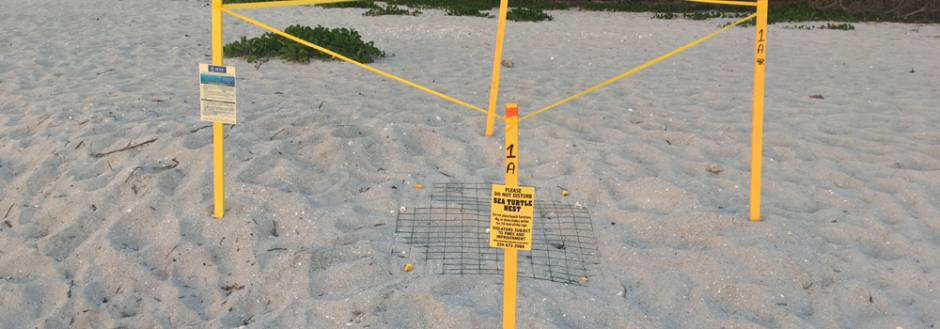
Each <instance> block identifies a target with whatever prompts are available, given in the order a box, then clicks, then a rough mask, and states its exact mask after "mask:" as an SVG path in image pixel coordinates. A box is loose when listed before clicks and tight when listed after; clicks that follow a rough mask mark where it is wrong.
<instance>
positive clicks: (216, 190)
mask: <svg viewBox="0 0 940 329" xmlns="http://www.w3.org/2000/svg"><path fill="white" fill-rule="evenodd" d="M222 49H223V48H222V0H212V65H219V66H221V65H223V64H224V63H223V59H222V57H223V53H222ZM224 140H225V129H224V125H223V124H222V123H221V122H213V123H212V168H213V169H212V173H213V181H214V184H213V194H214V198H213V199H214V201H215V202H214V206H215V210H214V211H213V216H214V217H215V218H217V219H222V216H224V215H225V164H224V161H225V159H224V157H225V156H224V154H223V150H224V148H223V143H224Z"/></svg>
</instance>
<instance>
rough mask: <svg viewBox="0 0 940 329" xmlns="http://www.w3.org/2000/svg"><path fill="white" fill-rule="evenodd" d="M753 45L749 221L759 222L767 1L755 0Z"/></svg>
mask: <svg viewBox="0 0 940 329" xmlns="http://www.w3.org/2000/svg"><path fill="white" fill-rule="evenodd" d="M755 30H756V31H755V33H756V36H755V40H756V42H755V45H754V118H753V119H754V122H753V128H752V135H751V205H750V216H749V217H750V219H751V221H760V220H761V216H760V194H761V160H762V159H761V158H762V156H763V155H762V153H763V135H764V68H765V64H766V63H767V0H757V28H756V29H755Z"/></svg>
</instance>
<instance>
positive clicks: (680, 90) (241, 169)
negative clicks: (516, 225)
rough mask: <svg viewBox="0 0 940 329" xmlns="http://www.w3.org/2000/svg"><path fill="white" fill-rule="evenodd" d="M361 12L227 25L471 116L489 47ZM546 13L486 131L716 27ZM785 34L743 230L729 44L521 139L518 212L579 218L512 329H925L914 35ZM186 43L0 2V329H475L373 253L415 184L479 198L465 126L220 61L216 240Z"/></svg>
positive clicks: (935, 300) (471, 279) (369, 95)
mask: <svg viewBox="0 0 940 329" xmlns="http://www.w3.org/2000/svg"><path fill="white" fill-rule="evenodd" d="M362 12H363V10H362V9H322V8H315V7H303V8H282V9H261V10H253V11H241V13H243V14H246V15H249V16H251V17H254V18H256V19H259V20H261V21H263V22H265V23H267V24H270V25H272V26H275V27H280V28H283V27H286V26H288V25H291V24H304V25H310V26H316V25H324V26H328V27H351V28H355V29H356V30H358V31H359V32H360V33H361V34H362V36H363V38H364V39H366V40H371V41H375V45H376V46H377V47H379V48H380V49H382V50H384V51H386V52H387V53H388V54H389V56H388V57H386V58H383V59H380V60H378V61H377V62H376V63H374V65H375V66H376V67H378V68H381V69H383V70H387V71H389V72H392V73H395V74H398V75H401V76H403V77H406V78H409V79H413V80H414V81H416V82H418V83H422V84H426V85H428V86H431V87H434V88H436V89H438V90H441V91H443V92H445V93H447V94H450V95H453V96H455V97H457V98H460V99H463V100H466V101H468V102H470V103H473V104H475V105H477V106H481V107H485V106H486V103H487V100H488V90H489V83H490V68H491V65H492V64H491V60H492V55H493V46H494V41H495V30H496V20H495V19H486V18H477V17H451V16H446V15H445V14H444V13H443V12H441V11H438V10H425V11H424V13H423V14H422V15H420V16H416V17H412V16H382V17H364V16H362V15H361V13H362ZM550 13H551V15H552V16H554V20H553V21H551V22H542V23H521V22H509V25H508V27H507V38H506V43H505V47H506V49H505V55H504V56H505V58H506V59H508V60H510V61H512V63H513V65H512V67H511V68H504V69H503V79H502V88H501V97H500V104H501V106H502V105H503V104H505V103H507V102H515V103H518V104H519V106H520V112H521V113H523V114H524V113H526V112H527V111H532V110H534V109H536V108H539V107H541V106H544V105H548V104H550V103H552V102H555V101H557V100H559V99H562V98H564V97H567V96H569V95H571V94H573V93H576V92H578V91H581V90H583V89H584V88H587V87H590V86H592V85H594V84H596V83H599V82H601V81H603V80H605V79H608V78H610V77H612V76H614V75H616V74H618V73H620V72H623V71H625V70H627V69H630V68H632V67H634V66H635V65H638V64H641V63H643V62H645V61H647V60H649V59H652V58H654V57H656V56H659V55H661V54H663V53H665V52H668V51H670V50H672V49H674V48H676V47H678V46H681V45H683V44H685V43H687V42H689V41H692V40H694V39H695V38H698V37H701V36H704V35H706V34H708V33H711V32H713V31H715V30H717V29H719V28H720V27H721V25H722V24H724V23H727V22H729V21H731V19H710V20H704V21H693V20H681V19H680V20H658V19H650V17H651V16H652V14H650V13H614V12H589V11H552V12H550ZM225 24H226V25H225V37H226V41H234V40H236V39H237V38H239V37H241V36H258V35H260V34H261V33H263V31H262V30H260V29H258V28H256V27H254V26H251V25H249V24H246V23H244V22H241V21H238V20H237V19H235V18H232V17H226V22H225ZM804 24H805V23H804ZM794 25H796V24H783V23H782V24H774V25H771V27H770V31H769V34H768V61H767V96H766V121H765V133H764V137H765V140H764V171H763V175H764V189H763V200H764V202H763V217H764V220H763V221H762V222H758V223H750V222H748V220H747V211H748V206H747V202H748V182H749V181H748V179H749V176H750V142H751V88H752V78H753V66H752V60H753V50H752V47H753V43H754V40H753V38H754V32H753V29H752V28H734V29H732V30H730V31H729V32H727V33H724V34H722V35H720V36H718V37H716V38H715V39H713V40H710V41H708V42H706V43H705V44H703V45H701V46H698V47H696V48H694V49H692V50H690V51H688V52H686V53H683V54H682V55H680V56H677V57H675V58H673V59H670V60H668V61H665V62H663V63H661V64H659V65H657V66H655V67H652V68H650V69H648V70H646V71H644V72H642V73H640V74H638V75H636V76H633V77H630V78H628V79H626V80H623V81H621V82H619V83H616V84H614V85H612V86H610V87H608V88H606V89H603V90H601V91H599V92H597V93H595V94H592V95H589V96H587V97H584V98H582V99H579V100H577V101H574V102H572V103H570V104H567V105H564V106H562V107H559V108H557V109H554V110H552V111H549V112H546V113H545V114H543V115H539V116H537V117H535V118H534V119H532V120H528V121H525V122H524V123H523V124H522V125H521V128H520V139H521V141H520V144H521V157H520V158H521V161H522V163H521V175H520V183H521V184H524V185H531V186H535V187H536V188H537V190H536V193H537V195H538V197H539V198H541V199H546V200H556V201H563V202H570V203H573V204H574V203H576V204H578V205H580V206H583V207H585V208H586V209H588V211H589V213H590V215H591V223H592V224H593V233H594V235H595V236H596V242H597V250H598V253H597V258H596V264H593V266H592V275H591V276H590V278H589V281H588V282H587V283H585V284H583V285H578V284H561V283H557V282H551V281H546V280H535V279H527V278H521V279H520V281H519V288H518V289H519V290H518V306H519V308H518V325H519V327H520V328H889V329H895V328H905V329H914V328H923V329H929V328H940V128H938V127H940V108H938V105H940V61H938V58H940V25H936V24H933V25H930V24H928V25H915V24H896V23H855V24H854V25H855V27H856V29H855V30H853V31H838V30H812V31H809V30H800V29H795V28H794ZM210 39H211V37H210V9H209V6H208V4H207V1H195V0H175V1H171V0H162V1H153V0H151V1H144V0H124V1H113V0H109V1H105V0H70V1H50V0H30V1H12V0H0V217H2V218H0V328H235V327H245V328H498V327H499V326H500V319H501V311H502V310H501V301H502V277H501V276H499V275H476V274H473V275H441V274H439V273H436V272H435V271H434V270H433V268H432V266H429V265H428V264H426V263H425V262H424V258H423V256H422V255H421V254H420V251H418V250H414V251H409V252H406V253H404V254H402V253H400V252H398V251H400V250H403V249H402V248H403V243H402V240H401V237H400V236H396V234H395V230H396V227H395V226H396V218H397V216H398V214H399V212H401V211H403V210H402V209H404V211H405V212H407V211H409V210H411V209H413V208H414V207H420V206H424V205H426V204H427V203H428V200H429V196H430V195H429V194H430V193H431V190H432V189H431V188H424V189H417V188H415V184H423V185H425V186H428V187H430V186H431V185H432V184H435V183H449V182H469V183H499V182H502V179H503V176H502V171H501V168H502V163H503V162H502V161H503V159H502V156H503V150H502V149H501V147H502V145H503V144H502V143H503V140H502V137H500V136H498V135H497V136H495V137H492V138H487V137H484V136H482V132H483V124H484V119H485V116H483V115H481V114H480V113H477V112H473V111H469V110H467V109H464V108H460V107H457V106H454V105H452V104H450V103H446V102H443V101H440V100H438V99H436V98H434V97H432V96H429V95H427V94H424V93H420V92H418V91H415V90H414V89H411V88H408V87H407V86H404V85H400V84H396V83H394V82H391V81H388V80H385V79H383V78H381V77H379V76H376V75H373V74H371V73H368V72H366V71H363V70H361V69H359V68H356V67H354V66H352V65H348V64H345V63H341V62H337V61H331V62H320V61H314V62H311V63H309V64H296V63H287V62H283V61H281V60H272V61H269V62H266V63H263V64H253V63H246V62H245V61H244V60H241V59H226V64H227V65H234V66H236V67H237V68H238V72H239V76H238V78H239V86H238V88H239V89H238V93H239V95H238V97H239V118H238V121H239V124H238V125H235V126H227V127H226V128H225V132H226V144H225V147H226V179H227V181H226V184H227V185H226V197H227V202H226V216H225V218H224V219H223V220H221V221H218V220H215V219H213V218H212V216H211V212H212V205H213V201H212V159H211V154H212V144H211V142H212V139H211V134H212V129H211V128H207V123H205V122H201V121H199V89H198V86H197V79H196V76H197V69H198V64H199V63H207V62H209V61H210V60H211V56H210V54H211V49H210ZM497 130H498V131H499V128H498V129H497ZM136 145H139V146H136ZM130 146H136V147H131V148H128V149H127V150H122V149H123V148H127V147H130ZM562 189H564V190H566V191H569V192H570V195H569V196H567V197H563V196H562V195H561V191H562ZM406 263H413V264H414V271H412V272H404V271H402V266H403V265H404V264H406Z"/></svg>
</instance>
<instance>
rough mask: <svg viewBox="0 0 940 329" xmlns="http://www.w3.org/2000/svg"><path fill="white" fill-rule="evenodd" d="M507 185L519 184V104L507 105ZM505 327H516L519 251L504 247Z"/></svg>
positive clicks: (511, 328) (512, 328)
mask: <svg viewBox="0 0 940 329" xmlns="http://www.w3.org/2000/svg"><path fill="white" fill-rule="evenodd" d="M505 146H506V147H505V151H506V186H507V187H517V186H519V106H517V105H516V104H512V103H510V104H508V105H506V144H505ZM503 252H504V255H503V261H504V264H503V329H515V328H516V279H517V277H516V276H517V274H518V272H517V270H518V269H517V268H516V266H517V265H518V260H517V259H518V255H519V251H518V250H517V249H516V248H505V249H503Z"/></svg>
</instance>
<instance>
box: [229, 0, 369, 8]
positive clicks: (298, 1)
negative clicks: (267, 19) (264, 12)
mask: <svg viewBox="0 0 940 329" xmlns="http://www.w3.org/2000/svg"><path fill="white" fill-rule="evenodd" d="M351 1H356V0H291V1H260V2H248V3H230V4H225V5H222V8H224V9H257V8H277V7H294V6H307V5H322V4H328V3H338V2H351Z"/></svg>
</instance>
